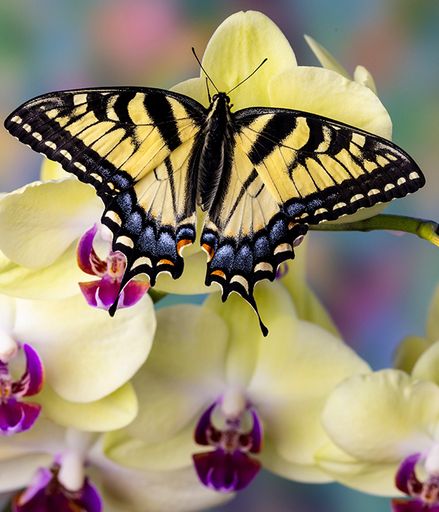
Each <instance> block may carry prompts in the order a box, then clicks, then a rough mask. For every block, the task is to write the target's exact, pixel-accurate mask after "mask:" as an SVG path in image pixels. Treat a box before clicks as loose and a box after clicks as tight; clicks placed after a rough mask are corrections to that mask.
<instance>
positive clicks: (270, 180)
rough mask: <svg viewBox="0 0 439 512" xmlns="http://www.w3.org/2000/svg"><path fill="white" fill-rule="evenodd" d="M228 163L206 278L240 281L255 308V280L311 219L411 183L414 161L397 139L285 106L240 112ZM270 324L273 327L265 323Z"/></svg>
mask: <svg viewBox="0 0 439 512" xmlns="http://www.w3.org/2000/svg"><path fill="white" fill-rule="evenodd" d="M233 119H234V127H233V132H234V140H233V143H232V146H231V147H232V149H231V151H233V157H232V158H231V172H230V173H228V176H227V180H226V181H225V182H223V183H221V184H220V186H219V188H218V191H217V193H216V196H215V198H214V200H213V201H212V204H211V206H210V208H209V211H208V216H207V220H206V223H205V226H204V229H203V232H202V235H201V243H202V246H203V248H204V250H205V251H206V252H207V253H208V255H209V262H208V268H207V276H206V284H210V283H211V282H213V281H215V282H217V283H219V284H220V285H221V287H222V290H223V300H225V299H226V298H227V296H228V295H229V294H230V293H231V292H232V291H235V292H237V293H239V294H240V295H241V296H242V297H243V298H244V299H246V300H247V301H248V302H249V303H250V304H251V305H252V307H253V308H254V309H255V311H256V313H257V307H256V303H255V300H254V297H253V291H254V286H255V284H256V283H257V282H258V281H260V280H261V279H269V280H273V279H274V278H275V275H276V269H277V267H278V265H279V264H280V263H281V262H282V261H285V260H287V259H290V258H293V257H294V246H295V245H297V244H298V243H299V241H300V240H301V238H302V237H303V235H304V234H305V233H306V231H307V225H308V224H313V223H318V222H321V221H324V220H334V219H336V218H338V217H340V216H342V215H345V214H350V213H354V212H355V211H357V210H358V209H360V208H364V207H368V206H373V205H374V204H377V203H379V202H385V201H390V200H391V199H394V198H396V197H402V196H405V195H406V194H408V193H409V192H414V191H415V190H417V189H418V188H420V187H421V186H422V185H423V184H424V177H423V175H422V173H421V171H420V169H419V168H418V166H417V165H416V163H415V162H414V161H413V160H412V159H411V158H410V157H409V156H408V155H407V154H406V153H405V152H404V151H403V150H401V149H400V148H398V147H397V146H395V145H394V144H392V143H391V142H389V141H387V140H385V139H383V138H380V137H377V136H374V135H372V134H369V133H367V132H364V131H362V130H359V129H356V128H353V127H351V126H348V125H345V124H343V123H339V122H337V121H333V120H330V119H326V118H323V117H319V116H316V115H313V114H308V113H304V112H298V111H293V110H287V109H271V108H249V109H244V110H241V111H238V112H237V113H236V114H234V118H233ZM261 327H262V329H263V331H264V333H266V332H267V331H266V328H265V327H264V326H263V324H262V323H261Z"/></svg>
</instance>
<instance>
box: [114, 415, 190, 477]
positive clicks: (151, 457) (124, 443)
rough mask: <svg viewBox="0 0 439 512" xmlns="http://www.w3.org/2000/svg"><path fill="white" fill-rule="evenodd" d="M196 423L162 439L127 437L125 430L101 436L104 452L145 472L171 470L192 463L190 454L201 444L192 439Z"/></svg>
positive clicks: (119, 461) (127, 465) (123, 463)
mask: <svg viewBox="0 0 439 512" xmlns="http://www.w3.org/2000/svg"><path fill="white" fill-rule="evenodd" d="M194 428H195V425H193V424H190V425H189V426H188V427H186V428H185V429H183V430H181V431H180V432H178V434H176V435H175V436H173V437H169V438H168V439H165V440H163V441H162V442H154V443H149V444H147V443H145V442H143V441H142V440H141V439H136V438H132V437H129V436H128V435H127V434H126V431H116V432H109V433H107V434H105V436H104V452H105V455H106V456H107V457H109V458H110V459H111V460H113V461H114V462H116V463H118V464H121V465H123V466H126V467H129V468H133V469H142V470H145V471H170V470H174V469H181V468H187V467H189V466H191V465H192V454H193V453H196V452H197V451H199V449H200V447H199V446H198V445H196V444H195V441H194V439H193V433H194Z"/></svg>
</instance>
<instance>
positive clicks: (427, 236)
mask: <svg viewBox="0 0 439 512" xmlns="http://www.w3.org/2000/svg"><path fill="white" fill-rule="evenodd" d="M310 229H312V230H315V231H373V230H376V229H386V230H390V231H403V232H405V233H411V234H413V235H417V236H418V237H419V238H423V239H424V240H427V241H428V242H430V243H432V244H434V245H437V246H438V247H439V224H438V223H437V222H433V221H432V220H425V219H415V218H413V217H404V216H402V215H384V214H383V215H375V217H371V218H370V219H365V220H359V221H357V222H347V223H346V224H343V223H340V224H328V223H322V224H317V225H316V226H310Z"/></svg>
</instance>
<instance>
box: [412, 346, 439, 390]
mask: <svg viewBox="0 0 439 512" xmlns="http://www.w3.org/2000/svg"><path fill="white" fill-rule="evenodd" d="M412 375H413V377H415V378H418V379H422V380H429V381H431V382H434V383H435V384H437V385H439V341H436V343H433V344H432V345H431V346H430V347H429V348H427V350H425V351H424V353H423V354H421V355H420V357H419V359H418V360H417V361H416V363H415V365H414V367H413V372H412Z"/></svg>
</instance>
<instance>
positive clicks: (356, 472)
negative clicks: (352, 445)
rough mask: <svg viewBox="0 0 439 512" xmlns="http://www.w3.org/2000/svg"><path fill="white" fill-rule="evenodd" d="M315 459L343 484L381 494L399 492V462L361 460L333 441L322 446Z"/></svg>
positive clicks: (388, 494) (392, 494) (386, 494)
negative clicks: (396, 476) (397, 479)
mask: <svg viewBox="0 0 439 512" xmlns="http://www.w3.org/2000/svg"><path fill="white" fill-rule="evenodd" d="M315 459H316V461H317V463H318V465H319V466H320V467H321V468H322V469H323V470H324V471H326V472H327V473H328V474H329V475H331V477H333V478H334V479H335V480H337V482H340V483H341V484H343V485H346V486H348V487H352V488H353V489H357V490H359V491H362V492H367V493H370V494H376V495H379V496H395V495H397V494H399V491H398V490H397V488H396V486H395V475H396V472H397V470H398V466H399V463H396V462H393V463H389V464H386V463H382V462H379V463H370V462H363V461H359V460H357V459H354V458H353V457H351V456H349V455H348V454H347V453H345V452H343V451H342V450H340V448H338V447H337V446H335V445H334V444H332V443H328V444H327V445H325V446H324V447H322V448H321V449H320V450H319V451H318V452H317V453H316V457H315Z"/></svg>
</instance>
